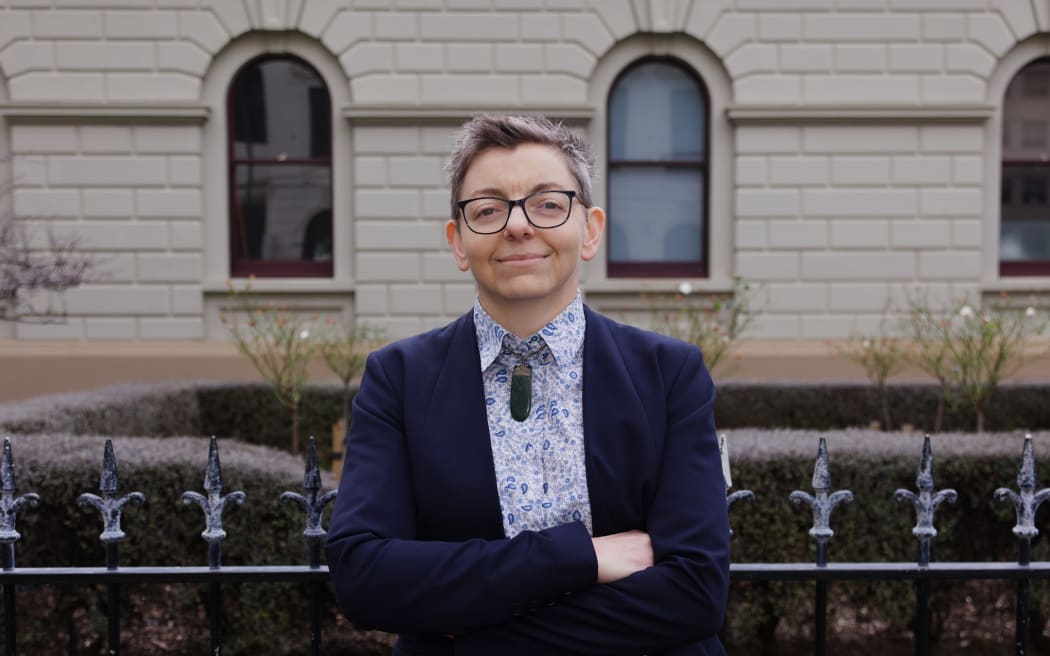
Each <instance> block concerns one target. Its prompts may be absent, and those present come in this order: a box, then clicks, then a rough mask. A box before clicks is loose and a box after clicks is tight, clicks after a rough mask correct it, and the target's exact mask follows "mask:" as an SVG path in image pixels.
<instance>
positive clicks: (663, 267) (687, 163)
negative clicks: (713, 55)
mask: <svg viewBox="0 0 1050 656" xmlns="http://www.w3.org/2000/svg"><path fill="white" fill-rule="evenodd" d="M654 62H657V63H663V64H669V65H671V66H674V67H675V68H677V69H679V70H681V71H682V72H684V73H685V74H686V75H688V76H689V77H690V78H692V80H693V82H695V83H696V85H697V88H698V89H699V90H700V95H701V98H702V100H703V106H704V119H705V120H704V155H705V158H704V159H702V160H630V159H613V158H612V157H611V156H610V157H608V158H607V169H606V179H607V180H608V179H611V178H612V170H613V169H614V168H615V167H619V166H632V167H638V166H652V167H659V168H669V167H674V168H679V167H680V168H695V169H699V173H700V180H701V185H702V194H703V200H702V203H701V206H700V207H699V208H698V209H699V210H700V212H701V214H700V216H699V217H697V218H698V220H699V221H700V238H701V240H702V243H703V249H702V250H701V253H700V257H701V259H700V260H699V261H687V262H674V261H669V260H660V261H655V262H613V261H611V260H610V259H609V246H610V244H609V239H608V238H607V239H606V244H605V254H606V255H605V261H606V276H608V277H609V278H706V277H707V276H708V274H709V271H708V252H710V249H711V244H710V239H709V233H710V230H709V224H710V220H709V216H710V213H709V211H708V210H709V206H710V201H709V197H710V196H709V189H710V184H709V182H710V177H709V176H708V157H707V155H708V153H709V152H710V150H711V100H710V94H709V93H708V91H707V86H706V85H705V84H704V81H703V80H702V79H701V78H700V77H699V76H698V75H697V74H696V72H695V71H694V70H693V69H692V67H690V66H689V65H687V64H686V63H685V62H683V61H682V60H680V59H678V58H676V57H658V56H653V57H643V58H641V59H638V60H636V61H634V62H632V63H631V64H630V65H629V66H626V67H624V69H623V70H622V71H620V73H619V74H618V75H617V76H616V79H615V80H614V81H613V84H612V86H611V87H610V92H609V95H608V96H607V97H606V99H605V116H606V121H605V143H606V145H607V147H608V151H611V150H612V148H611V144H612V121H611V120H610V119H609V117H610V116H611V115H612V109H611V107H610V103H611V101H612V90H615V89H616V86H617V85H618V84H620V81H621V80H622V79H623V77H624V76H625V75H626V74H627V73H629V72H630V71H631V70H632V69H634V68H636V67H638V66H641V65H643V64H651V63H654ZM606 193H607V194H608V191H607V192H606ZM609 209H610V210H612V208H611V207H610V208H609ZM615 220H616V217H615V216H614V215H613V213H612V212H611V211H610V216H609V221H615ZM609 234H611V233H610V232H609V231H608V230H606V235H609Z"/></svg>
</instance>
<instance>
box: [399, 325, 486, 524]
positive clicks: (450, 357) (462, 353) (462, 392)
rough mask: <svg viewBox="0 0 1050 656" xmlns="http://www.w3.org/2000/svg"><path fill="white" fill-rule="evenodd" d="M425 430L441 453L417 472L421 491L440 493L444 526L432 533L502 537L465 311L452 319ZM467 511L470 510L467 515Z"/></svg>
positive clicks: (475, 355) (471, 333)
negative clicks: (427, 468) (428, 467)
mask: <svg viewBox="0 0 1050 656" xmlns="http://www.w3.org/2000/svg"><path fill="white" fill-rule="evenodd" d="M423 430H424V431H425V432H426V434H427V435H428V439H429V441H431V442H432V444H429V445H428V448H429V449H438V450H440V451H443V452H444V456H443V457H439V458H435V461H436V462H439V463H440V466H439V467H435V468H434V469H433V470H432V471H417V472H415V473H414V476H415V478H416V479H417V480H420V481H421V483H422V487H423V488H425V489H430V490H440V492H439V493H438V494H440V498H438V499H432V500H430V502H427V503H428V506H429V505H430V504H431V503H434V504H440V505H441V506H444V507H445V508H447V511H446V512H441V511H440V510H438V509H437V508H433V509H434V510H435V511H437V512H438V513H439V514H440V515H441V517H442V519H441V522H442V525H440V526H433V527H432V528H433V529H434V530H435V531H438V532H440V533H443V534H447V536H448V537H449V538H450V539H465V538H467V537H479V536H480V537H484V538H488V539H496V538H501V537H503V535H504V534H503V517H502V514H501V511H500V506H499V494H498V491H497V485H496V472H495V466H494V464H493V461H492V444H491V443H490V441H489V426H488V416H487V414H486V410H485V391H484V385H483V383H482V379H481V359H480V356H479V354H478V346H477V339H476V337H475V335H474V319H473V316H472V315H471V314H470V313H467V314H466V315H464V316H463V317H461V318H460V319H459V320H458V321H456V325H455V331H454V333H453V335H452V339H451V342H450V343H449V345H448V352H447V354H446V356H445V360H444V363H443V364H442V366H441V368H440V370H439V371H438V374H437V377H436V378H435V380H434V388H433V391H432V394H431V396H430V401H429V404H428V406H427V410H426V414H425V419H424V424H423ZM466 509H470V510H468V511H466V512H465V510H466Z"/></svg>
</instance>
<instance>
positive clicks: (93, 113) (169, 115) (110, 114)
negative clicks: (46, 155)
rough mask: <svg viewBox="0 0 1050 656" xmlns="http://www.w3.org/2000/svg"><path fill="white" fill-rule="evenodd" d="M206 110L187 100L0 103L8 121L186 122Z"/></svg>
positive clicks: (202, 115) (196, 121) (201, 117)
mask: <svg viewBox="0 0 1050 656" xmlns="http://www.w3.org/2000/svg"><path fill="white" fill-rule="evenodd" d="M209 115H210V110H209V109H208V107H206V106H204V105H190V104H172V105H159V104H131V103H97V104H86V103H85V104H63V103H44V102H36V103H27V102H14V103H0V116H3V117H4V118H6V119H7V120H8V121H9V122H11V123H125V124H126V123H154V124H156V123H161V124H172V123H181V124H185V123H189V124H200V123H204V122H205V121H207V120H208V117H209Z"/></svg>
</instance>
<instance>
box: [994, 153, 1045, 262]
mask: <svg viewBox="0 0 1050 656" xmlns="http://www.w3.org/2000/svg"><path fill="white" fill-rule="evenodd" d="M1001 216H1002V234H1001V236H1000V240H999V257H1000V259H1001V260H1003V261H1006V262H1010V261H1018V260H1050V164H1048V165H1046V166H1004V167H1003V181H1002V215H1001Z"/></svg>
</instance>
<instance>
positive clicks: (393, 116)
mask: <svg viewBox="0 0 1050 656" xmlns="http://www.w3.org/2000/svg"><path fill="white" fill-rule="evenodd" d="M480 112H488V113H492V114H523V113H530V112H535V113H539V114H543V115H545V116H548V117H550V118H552V119H556V120H562V121H565V122H568V123H588V122H590V121H591V119H593V118H594V114H595V111H594V108H593V107H589V106H586V105H572V106H563V107H555V106H537V107H524V106H514V107H481V108H479V107H461V106H442V105H420V106H414V105H413V106H406V105H390V106H381V105H350V106H348V107H346V108H344V109H343V117H344V118H346V119H347V120H349V121H350V122H352V123H462V122H464V121H467V120H469V119H470V118H471V117H472V116H474V115H475V114H478V113H480Z"/></svg>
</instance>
